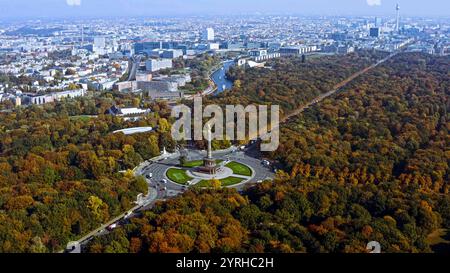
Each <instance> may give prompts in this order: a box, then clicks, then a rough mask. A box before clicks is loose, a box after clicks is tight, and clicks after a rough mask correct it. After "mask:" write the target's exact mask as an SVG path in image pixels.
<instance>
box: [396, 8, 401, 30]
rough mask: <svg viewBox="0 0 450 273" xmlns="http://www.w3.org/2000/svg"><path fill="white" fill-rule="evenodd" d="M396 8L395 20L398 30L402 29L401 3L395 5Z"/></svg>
mask: <svg viewBox="0 0 450 273" xmlns="http://www.w3.org/2000/svg"><path fill="white" fill-rule="evenodd" d="M395 10H396V11H397V18H396V22H395V31H396V32H398V31H399V30H400V5H399V4H397V6H396V7H395Z"/></svg>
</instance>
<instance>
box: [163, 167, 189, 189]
mask: <svg viewBox="0 0 450 273" xmlns="http://www.w3.org/2000/svg"><path fill="white" fill-rule="evenodd" d="M166 175H167V177H168V178H169V179H170V180H172V181H173V182H175V183H178V184H182V185H185V184H187V183H188V182H189V181H191V180H192V177H190V176H189V175H187V173H186V171H185V170H181V169H175V168H170V169H168V170H167V172H166Z"/></svg>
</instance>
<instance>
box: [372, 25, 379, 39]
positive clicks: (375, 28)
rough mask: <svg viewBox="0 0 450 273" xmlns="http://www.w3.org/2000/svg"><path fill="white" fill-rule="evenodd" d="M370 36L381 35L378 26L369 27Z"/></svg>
mask: <svg viewBox="0 0 450 273" xmlns="http://www.w3.org/2000/svg"><path fill="white" fill-rule="evenodd" d="M369 35H370V37H375V38H378V37H380V35H381V30H380V28H379V27H371V28H370V32H369Z"/></svg>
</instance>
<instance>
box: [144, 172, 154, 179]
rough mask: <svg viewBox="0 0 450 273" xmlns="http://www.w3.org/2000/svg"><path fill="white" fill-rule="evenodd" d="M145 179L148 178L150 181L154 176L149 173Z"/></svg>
mask: <svg viewBox="0 0 450 273" xmlns="http://www.w3.org/2000/svg"><path fill="white" fill-rule="evenodd" d="M145 177H147V178H148V179H150V178H152V177H153V174H152V173H149V174H147V175H146V176H145Z"/></svg>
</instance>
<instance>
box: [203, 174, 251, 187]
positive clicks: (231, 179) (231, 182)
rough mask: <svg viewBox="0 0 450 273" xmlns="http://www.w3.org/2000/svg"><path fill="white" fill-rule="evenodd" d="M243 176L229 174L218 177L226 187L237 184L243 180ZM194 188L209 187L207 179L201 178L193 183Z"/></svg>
mask: <svg viewBox="0 0 450 273" xmlns="http://www.w3.org/2000/svg"><path fill="white" fill-rule="evenodd" d="M244 180H245V179H244V178H240V177H234V176H230V177H227V178H224V179H220V183H222V187H227V186H231V185H235V184H239V183H241V182H242V181H244ZM195 187H196V188H208V187H210V184H209V180H202V181H200V182H198V183H197V184H195Z"/></svg>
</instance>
